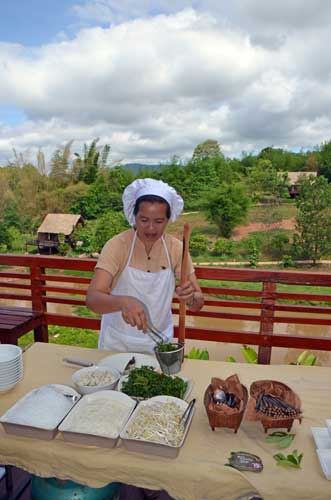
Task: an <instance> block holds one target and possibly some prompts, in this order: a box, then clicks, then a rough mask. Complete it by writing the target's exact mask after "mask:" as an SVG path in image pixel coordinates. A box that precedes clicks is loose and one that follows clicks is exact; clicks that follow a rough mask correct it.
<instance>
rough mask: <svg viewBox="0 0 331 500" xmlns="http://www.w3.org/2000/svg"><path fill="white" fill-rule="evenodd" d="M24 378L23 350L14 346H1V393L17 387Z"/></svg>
mask: <svg viewBox="0 0 331 500" xmlns="http://www.w3.org/2000/svg"><path fill="white" fill-rule="evenodd" d="M22 377H23V358H22V349H21V348H20V347H18V346H16V345H12V344H0V392H6V391H9V390H10V389H12V388H13V387H15V385H16V384H17V383H18V382H19V381H20V380H21V378H22Z"/></svg>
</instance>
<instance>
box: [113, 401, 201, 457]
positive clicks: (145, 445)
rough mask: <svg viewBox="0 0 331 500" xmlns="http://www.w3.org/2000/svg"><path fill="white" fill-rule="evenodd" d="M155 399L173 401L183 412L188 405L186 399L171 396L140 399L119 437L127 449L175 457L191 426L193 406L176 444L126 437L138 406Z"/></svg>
mask: <svg viewBox="0 0 331 500" xmlns="http://www.w3.org/2000/svg"><path fill="white" fill-rule="evenodd" d="M157 401H160V402H164V403H165V402H168V401H173V402H175V403H176V404H177V405H178V406H179V407H180V408H181V410H182V411H183V413H184V411H185V409H186V408H187V406H188V403H187V402H186V401H183V400H182V399H178V398H173V397H171V396H155V397H154V398H150V399H147V400H146V401H142V402H141V403H139V405H138V406H137V408H136V409H135V411H134V412H133V413H132V415H131V417H130V418H129V420H128V422H127V423H126V425H125V427H124V429H123V430H122V432H121V434H120V437H121V440H122V442H123V445H124V446H125V448H126V449H127V450H129V451H134V452H138V453H145V454H148V455H158V456H162V457H169V458H176V457H177V456H178V454H179V451H180V449H181V447H182V446H183V444H184V442H185V439H186V436H187V433H188V431H189V428H190V426H191V422H192V418H193V414H194V409H195V408H193V411H192V412H191V414H190V417H189V420H188V422H187V424H186V427H185V432H184V434H183V438H182V440H181V442H180V443H179V445H178V446H171V445H166V444H161V443H155V442H152V441H144V440H142V439H132V438H129V437H127V428H128V426H129V425H130V422H132V421H133V420H134V419H135V416H136V415H137V413H138V411H139V408H141V407H142V406H145V405H146V406H148V405H151V404H152V403H154V402H157Z"/></svg>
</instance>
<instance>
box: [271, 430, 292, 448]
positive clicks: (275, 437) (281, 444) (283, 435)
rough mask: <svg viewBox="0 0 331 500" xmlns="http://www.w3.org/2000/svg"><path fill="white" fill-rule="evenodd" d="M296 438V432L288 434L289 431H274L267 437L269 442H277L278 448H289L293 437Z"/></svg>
mask: <svg viewBox="0 0 331 500" xmlns="http://www.w3.org/2000/svg"><path fill="white" fill-rule="evenodd" d="M294 438H295V434H288V433H287V432H280V431H277V432H273V433H272V434H269V436H267V437H266V441H267V443H271V444H277V445H278V448H288V447H289V446H290V445H291V444H292V441H293V439H294Z"/></svg>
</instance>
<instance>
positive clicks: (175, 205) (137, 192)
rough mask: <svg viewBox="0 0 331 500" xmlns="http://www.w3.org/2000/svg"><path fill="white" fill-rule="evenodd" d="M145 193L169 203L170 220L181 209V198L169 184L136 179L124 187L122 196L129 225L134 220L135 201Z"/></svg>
mask: <svg viewBox="0 0 331 500" xmlns="http://www.w3.org/2000/svg"><path fill="white" fill-rule="evenodd" d="M146 195H154V196H159V197H160V198H163V199H164V200H166V201H167V202H168V203H169V206H170V211H171V216H170V221H171V222H173V221H175V220H176V219H177V217H178V216H179V215H180V213H181V212H182V210H183V207H184V201H183V198H182V197H181V196H179V194H177V192H176V191H175V189H174V188H173V187H171V186H169V184H166V183H165V182H163V181H157V180H155V179H136V180H135V181H133V182H132V183H131V184H129V185H128V186H127V187H126V188H125V190H124V193H123V197H122V199H123V207H124V213H125V216H126V218H127V219H128V221H129V224H130V225H131V226H134V224H135V222H136V221H135V216H134V214H133V211H134V207H135V204H136V201H137V200H138V198H140V197H141V196H146Z"/></svg>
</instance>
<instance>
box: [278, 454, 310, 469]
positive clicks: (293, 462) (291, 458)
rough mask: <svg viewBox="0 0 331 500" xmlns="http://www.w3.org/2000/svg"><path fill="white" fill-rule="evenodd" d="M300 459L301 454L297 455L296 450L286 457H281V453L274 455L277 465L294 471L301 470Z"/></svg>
mask: <svg viewBox="0 0 331 500" xmlns="http://www.w3.org/2000/svg"><path fill="white" fill-rule="evenodd" d="M302 458H303V453H300V455H299V454H298V450H294V451H293V452H292V453H291V454H289V455H287V456H285V455H283V453H277V454H276V455H274V459H275V460H276V462H277V465H282V466H283V467H294V468H295V469H301V461H302Z"/></svg>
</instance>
